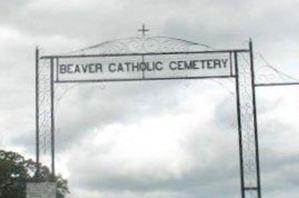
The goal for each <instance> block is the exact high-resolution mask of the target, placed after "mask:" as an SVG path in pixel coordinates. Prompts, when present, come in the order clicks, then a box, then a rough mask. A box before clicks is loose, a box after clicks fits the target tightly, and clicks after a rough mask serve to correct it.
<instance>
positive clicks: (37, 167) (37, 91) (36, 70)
mask: <svg viewBox="0 0 299 198" xmlns="http://www.w3.org/2000/svg"><path fill="white" fill-rule="evenodd" d="M35 141H36V144H35V145H36V150H35V154H36V173H35V175H36V177H39V176H40V163H39V49H38V47H36V49H35Z"/></svg>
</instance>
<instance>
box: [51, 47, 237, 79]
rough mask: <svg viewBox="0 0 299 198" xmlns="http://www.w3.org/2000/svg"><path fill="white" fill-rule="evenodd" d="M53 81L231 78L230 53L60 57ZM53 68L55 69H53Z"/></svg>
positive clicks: (56, 63)
mask: <svg viewBox="0 0 299 198" xmlns="http://www.w3.org/2000/svg"><path fill="white" fill-rule="evenodd" d="M54 62H55V65H56V67H55V68H56V72H55V73H56V81H58V82H63V81H92V80H95V81H105V80H107V81H109V80H146V79H163V78H166V79H173V78H196V77H218V76H231V75H232V63H231V60H230V56H229V53H209V54H208V53H194V54H161V55H135V56H134V55H132V56H112V57H111V56H110V57H76V58H75V57H63V58H59V59H57V61H54ZM55 65H54V66H55Z"/></svg>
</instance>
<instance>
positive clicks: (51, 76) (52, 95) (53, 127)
mask: <svg viewBox="0 0 299 198" xmlns="http://www.w3.org/2000/svg"><path fill="white" fill-rule="evenodd" d="M50 61H51V63H50V67H51V68H50V83H51V84H50V86H51V170H52V177H53V179H54V178H55V117H54V111H55V109H54V97H55V95H54V59H53V58H51V60H50Z"/></svg>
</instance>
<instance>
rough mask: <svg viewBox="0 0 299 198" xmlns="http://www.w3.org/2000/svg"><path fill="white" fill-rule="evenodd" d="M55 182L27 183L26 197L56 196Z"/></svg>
mask: <svg viewBox="0 0 299 198" xmlns="http://www.w3.org/2000/svg"><path fill="white" fill-rule="evenodd" d="M56 190H57V184H56V183H55V182H40V183H27V185H26V198H56Z"/></svg>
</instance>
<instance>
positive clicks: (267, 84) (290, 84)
mask: <svg viewBox="0 0 299 198" xmlns="http://www.w3.org/2000/svg"><path fill="white" fill-rule="evenodd" d="M292 85H299V82H286V83H258V84H255V86H256V87H272V86H292Z"/></svg>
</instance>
